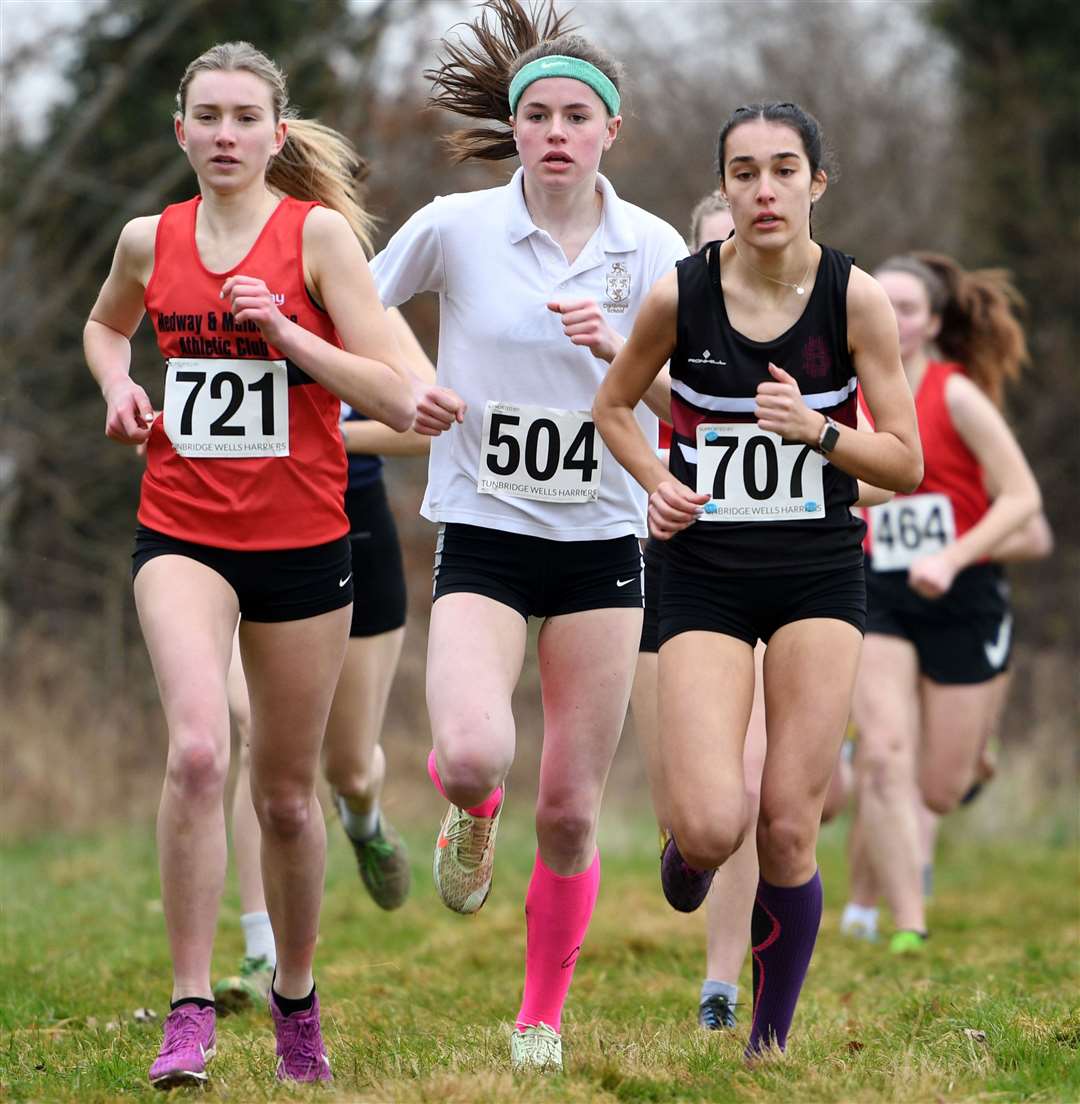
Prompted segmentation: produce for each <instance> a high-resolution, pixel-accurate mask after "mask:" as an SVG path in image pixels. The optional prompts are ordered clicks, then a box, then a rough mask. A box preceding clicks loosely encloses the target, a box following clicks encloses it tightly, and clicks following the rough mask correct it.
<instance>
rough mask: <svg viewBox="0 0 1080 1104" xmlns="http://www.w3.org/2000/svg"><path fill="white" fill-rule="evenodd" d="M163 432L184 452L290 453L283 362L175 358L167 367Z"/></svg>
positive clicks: (219, 455)
mask: <svg viewBox="0 0 1080 1104" xmlns="http://www.w3.org/2000/svg"><path fill="white" fill-rule="evenodd" d="M165 433H166V435H167V436H168V438H169V440H170V441H171V442H172V445H173V448H175V449H176V451H177V453H179V454H180V455H181V456H187V457H196V458H209V457H216V458H218V459H224V458H235V459H239V458H245V457H255V456H288V455H289V376H288V368H287V366H286V363H285V361H283V360H225V359H217V358H215V359H208V360H193V359H184V358H180V357H173V358H171V359H170V360H168V361H167V362H166V366H165Z"/></svg>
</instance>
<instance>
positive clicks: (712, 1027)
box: [697, 993, 735, 1031]
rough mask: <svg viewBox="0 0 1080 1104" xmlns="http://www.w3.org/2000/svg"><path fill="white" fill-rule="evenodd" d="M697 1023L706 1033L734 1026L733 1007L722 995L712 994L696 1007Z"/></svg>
mask: <svg viewBox="0 0 1080 1104" xmlns="http://www.w3.org/2000/svg"><path fill="white" fill-rule="evenodd" d="M697 1022H698V1023H699V1024H700V1025H701V1026H702V1027H704V1028H705V1029H706V1030H707V1031H722V1030H723V1029H724V1028H731V1027H734V1026H735V1005H733V1004H732V1003H731V1001H729V1000H728V999H727V997H725V996H724V994H723V993H713V995H712V996H711V997H706V998H705V999H704V1000H703V1001H702V1002H701V1004H699V1005H698V1012H697Z"/></svg>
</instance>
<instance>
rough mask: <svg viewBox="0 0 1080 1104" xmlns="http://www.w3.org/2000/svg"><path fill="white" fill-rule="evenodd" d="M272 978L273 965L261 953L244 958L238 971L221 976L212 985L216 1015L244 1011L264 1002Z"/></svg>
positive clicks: (267, 995)
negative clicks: (253, 956) (254, 956)
mask: <svg viewBox="0 0 1080 1104" xmlns="http://www.w3.org/2000/svg"><path fill="white" fill-rule="evenodd" d="M273 979H274V967H273V966H271V965H270V963H269V962H268V961H267V959H266V958H265V957H264V956H263V955H259V956H258V957H257V958H250V957H249V958H245V959H244V961H243V962H241V963H240V973H238V974H235V975H233V976H232V977H225V978H222V979H221V980H220V981H219V982H218V983H217V985H215V986H214V1000H215V1002H216V1003H217V1010H218V1015H220V1016H228V1015H230V1013H236V1012H246V1011H247V1010H248V1009H249V1008H258V1007H262V1006H263V1005H265V1004H266V1001H267V998H268V997H269V995H270V982H271V981H273Z"/></svg>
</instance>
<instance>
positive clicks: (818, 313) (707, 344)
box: [666, 242, 865, 575]
mask: <svg viewBox="0 0 1080 1104" xmlns="http://www.w3.org/2000/svg"><path fill="white" fill-rule="evenodd" d="M851 264H852V258H851V257H848V256H846V255H845V254H843V253H839V252H837V251H836V250H835V249H830V248H829V247H828V246H824V245H823V246H822V247H821V263H820V264H819V266H818V272H817V278H816V280H815V282H814V287H813V290H812V291H811V293H810V296H809V300H808V301H807V303H806V308H805V310H804V311H803V313H802V316H801V317H800V318H799V320H798V321H797V322H795V324H794V325H793V326H792V327H791V328H790V329H789V330H787V331H786V332H785V333H783V334H781V335H780V336H779V337H777V338H776V339H774V340H773V341H751V340H750V339H749V338H747V337H744V336H743V335H742V334H740V333H739V332H738V331H736V330H735V329H734V328H733V327H732V325H731V323H730V322H729V321H728V316H727V310H726V308H725V306H724V292H723V288H722V286H721V283H720V242H710V243H709V244H708V245H706V246H705V247H704V248H703V249H702V250H701V251H700V252H698V253H695V254H694V255H693V256H691V257H686V258H685V259H684V260H681V261H679V262H678V265H677V266H676V268H677V272H678V287H679V307H678V321H677V331H678V332H677V338H676V346H675V352H674V354H673V356H672V358H671V380H672V387H671V391H672V394H671V414H672V423H673V426H674V432H673V434H672V440H671V454H670V467H671V472H672V474H673V475H674V476H675V477H676V478H678V479H680V480H681V481H682V482H683V483H685V484H686V485H687V486H689V487H696V484H697V463H696V456H697V427H698V425H699V424H701V423H709V424H712V423H735V422H748V423H753V422H754V420H755V419H754V396H755V394H756V392H757V387H758V384H759V383H762V382H765V381H768V380H771V379H772V377H771V376H770V374H769V369H768V365H769V362H770V361H771V362H772V363H773V364H777V365H779V366H780V367H781V368H783V369H784V370H785V371H786V372H788V373H789V374H790V375H791V376H793V377H794V378H795V380H796V382H797V383H798V385H799V390H800V392H801V393H802V395H803V398H804V400H805V401H806V403H807V405H808V406H810V407H812V408H813V409H815V410H819V411H820V412H821V413H822V414H826V415H828V416H829V417H831V418H833V419H834V420H835V421H837V422H839V423H840V424H841V425H846V426H851V427H852V428H854V427H855V425H856V416H857V393H856V386H857V381H856V377H855V366H854V363H853V361H852V358H851V352H850V349H849V348H848V338H847V286H848V277H849V276H850V274H851ZM823 491H824V500H825V508H826V512H825V516H824V517H820V518H809V519H805V520H804V519H802V518H796V519H794V520H784V521H764V522H761V521H758V522H755V521H746V522H743V521H722V522H706V521H698V522H695V523H694V524H692V525H690V526H689V527H688V528H686V529H684V530H682V531H681V532H679V533H677V534H676V535H675V536H674V537H673V538H672V539H671V540H670V541H669V542H667V550H666V551H667V554H668V555H669V556H670V558H671V561H672V562H673V563H675V564H678V565H680V566H683V567H685V568H687V569H690V570H694V569H698V570H702V569H704V570H712V569H717V568H719V569H721V570H723V571H726V572H729V573H747V574H749V573H754V574H758V573H765V572H771V573H776V574H783V575H789V574H795V573H801V572H809V571H819V570H821V569H822V568H830V567H832V568H846V567H849V566H852V565H855V564H858V563H860V562H861V559H862V549H861V541H862V537H863V531H864V529H865V526H864V524H863V522H862V521H861V520H860V519H858V518H856V517H855V516H854V515H853V514H852V512H851V509H850V507H851V505H852V504H853V503H854V502H855V499H856V498H857V497H858V485H857V483H856V480H855V479H854V478H853V477H852V476H850V475H847V474H845V473H844V472H842V471H840V470H839V469H838V468H836V467H834V466H833V465H832V464H829V463H826V464H825V469H824V473H823Z"/></svg>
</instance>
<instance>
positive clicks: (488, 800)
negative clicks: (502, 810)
mask: <svg viewBox="0 0 1080 1104" xmlns="http://www.w3.org/2000/svg"><path fill="white" fill-rule="evenodd" d="M427 772H428V775H429V776H430V778H431V781H432V783H433V784H434V786H435V789H437V790H438V791H439V793H441V794H442V795H443V797H446V800H447V801H450V798H449V797H447V796H446V790H445V788H444V787H443V784H442V779H441V778H440V777H439V768H438V767H437V766H436V765H435V749H434V748H432V749H431V754H430V755H429V756H428V760H427ZM502 795H503V788H502V786H496V787H495V789H494V790H492V791H491V793H490V794H488V796H487V797H485V798H484V800H483V801H481V802H480V804H479V805H474V806H473V807H472V808H471V809H466V810H465V812H467V813H468V814H469V815H470V816H475V817H491V816H494V815H495V810H496V809H498V807H499V806H500V805H501V804H502ZM450 803H451V804H453V802H452V801H451V802H450Z"/></svg>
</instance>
